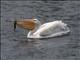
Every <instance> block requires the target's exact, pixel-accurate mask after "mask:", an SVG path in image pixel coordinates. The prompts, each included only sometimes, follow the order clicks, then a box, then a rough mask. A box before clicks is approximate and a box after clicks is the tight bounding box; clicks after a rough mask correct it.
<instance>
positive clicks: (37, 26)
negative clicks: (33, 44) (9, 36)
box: [28, 21, 41, 37]
mask: <svg viewBox="0 0 80 60" xmlns="http://www.w3.org/2000/svg"><path fill="white" fill-rule="evenodd" d="M40 26H41V23H40V21H39V22H38V23H36V26H35V28H34V29H33V30H31V31H29V33H28V37H31V36H33V33H35V32H36V31H37V30H38V28H39V27H40Z"/></svg>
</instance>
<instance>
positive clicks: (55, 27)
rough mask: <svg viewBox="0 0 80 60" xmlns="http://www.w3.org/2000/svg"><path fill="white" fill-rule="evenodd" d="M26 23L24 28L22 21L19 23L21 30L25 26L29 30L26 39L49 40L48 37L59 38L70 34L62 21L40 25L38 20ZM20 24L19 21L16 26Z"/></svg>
mask: <svg viewBox="0 0 80 60" xmlns="http://www.w3.org/2000/svg"><path fill="white" fill-rule="evenodd" d="M26 21H27V22H26V23H25V25H26V26H25V25H24V24H23V23H22V22H24V20H23V21H22V22H20V23H22V27H23V28H24V26H25V27H26V29H29V30H30V31H29V33H28V35H27V38H49V37H56V36H60V35H63V34H67V33H68V32H70V30H69V28H68V27H67V24H65V23H63V22H62V21H52V22H48V23H45V24H42V25H41V23H40V21H39V20H38V19H32V20H26ZM31 22H32V23H31ZM20 23H19V21H17V24H20ZM27 24H28V25H27ZM20 25H21V24H20ZM30 28H31V29H30Z"/></svg>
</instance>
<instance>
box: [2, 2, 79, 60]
mask: <svg viewBox="0 0 80 60" xmlns="http://www.w3.org/2000/svg"><path fill="white" fill-rule="evenodd" d="M33 16H35V17H37V18H38V19H39V20H40V21H41V23H45V22H50V21H55V20H62V21H63V22H65V23H67V24H68V26H69V27H70V30H71V32H70V33H69V34H67V35H64V36H59V37H55V38H47V39H27V33H28V31H27V30H24V29H21V28H19V27H17V29H16V32H14V31H13V21H14V20H15V19H17V20H19V19H25V18H31V17H33ZM30 40H32V41H30ZM1 60H80V1H48V2H47V1H44V2H43V1H35V2H34V1H2V2H1Z"/></svg>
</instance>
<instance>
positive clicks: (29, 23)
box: [14, 19, 40, 31]
mask: <svg viewBox="0 0 80 60" xmlns="http://www.w3.org/2000/svg"><path fill="white" fill-rule="evenodd" d="M37 24H40V21H39V20H38V19H23V20H19V21H14V31H15V29H16V25H17V26H19V27H21V28H24V29H28V30H33V29H34V28H35V27H36V25H37Z"/></svg>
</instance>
